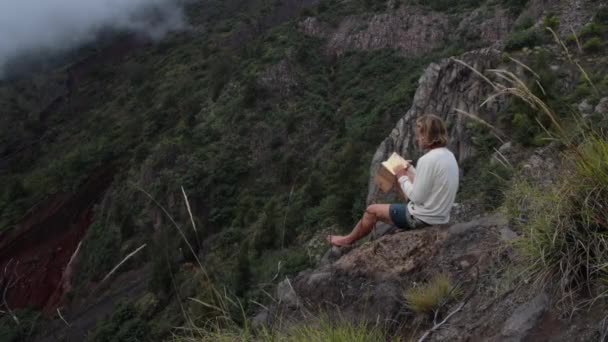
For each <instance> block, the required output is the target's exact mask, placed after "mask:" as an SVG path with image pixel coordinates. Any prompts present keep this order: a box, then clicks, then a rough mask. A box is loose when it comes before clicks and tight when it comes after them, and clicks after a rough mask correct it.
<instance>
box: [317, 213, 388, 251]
mask: <svg viewBox="0 0 608 342" xmlns="http://www.w3.org/2000/svg"><path fill="white" fill-rule="evenodd" d="M389 207H390V205H389V204H372V205H370V206H369V207H367V209H366V210H365V213H364V214H363V217H361V220H359V222H357V225H355V228H353V230H352V232H350V234H348V235H328V236H327V241H328V242H329V243H330V244H332V245H334V246H347V245H350V244H352V243H353V242H355V241H357V240H359V239H361V238H363V237H365V236H367V234H369V233H370V232H371V231H372V229H373V228H374V225H375V224H376V222H378V221H383V222H386V223H390V222H391V219H390V215H389Z"/></svg>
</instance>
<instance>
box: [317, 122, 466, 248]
mask: <svg viewBox="0 0 608 342" xmlns="http://www.w3.org/2000/svg"><path fill="white" fill-rule="evenodd" d="M416 142H417V143H418V146H420V148H421V149H423V150H427V152H426V153H425V154H424V155H423V156H422V157H421V158H420V159H418V164H417V166H418V168H417V169H414V168H413V166H408V167H403V166H402V167H400V168H398V169H396V170H395V176H396V177H395V180H396V182H397V185H398V186H397V188H398V189H399V191H400V192H401V193H402V194H403V195H404V198H405V201H406V202H407V199H408V198H409V203H407V205H406V204H404V203H393V204H372V205H370V206H368V207H367V209H366V210H365V213H364V214H363V217H361V220H359V222H358V223H357V225H356V226H355V228H354V229H353V230H352V232H350V234H348V235H345V236H340V235H329V236H327V240H328V241H329V243H330V244H332V245H335V246H347V245H350V244H352V243H353V242H355V241H357V240H359V239H361V238H363V237H365V236H366V235H368V234H369V233H370V232H371V231H372V229H373V227H374V225H375V224H376V222H378V220H380V221H383V222H385V223H392V224H394V225H395V226H397V227H398V228H401V229H414V228H421V227H424V226H429V225H436V224H444V223H447V222H448V221H449V219H450V209H451V208H452V205H453V204H454V199H455V198H456V192H457V191H458V164H457V162H456V158H454V154H452V152H450V150H448V149H447V148H446V145H447V143H448V135H447V129H446V127H445V123H444V122H443V120H442V119H441V118H439V117H438V116H435V115H424V116H421V117H419V118H418V120H416ZM409 168H411V170H409V172H408V169H409ZM408 174H409V176H408Z"/></svg>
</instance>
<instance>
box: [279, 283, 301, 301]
mask: <svg viewBox="0 0 608 342" xmlns="http://www.w3.org/2000/svg"><path fill="white" fill-rule="evenodd" d="M277 300H278V302H279V303H280V304H282V305H284V306H286V307H289V308H297V307H299V306H300V298H299V297H298V294H297V293H296V291H295V289H294V288H293V286H292V285H291V281H290V280H289V278H285V280H283V281H282V282H280V283H279V285H278V286H277Z"/></svg>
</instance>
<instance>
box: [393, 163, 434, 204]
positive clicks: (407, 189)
mask: <svg viewBox="0 0 608 342" xmlns="http://www.w3.org/2000/svg"><path fill="white" fill-rule="evenodd" d="M431 173H432V170H430V169H429V167H428V165H427V163H426V160H425V159H424V158H421V159H420V161H419V162H418V170H416V179H415V180H414V183H412V182H411V181H410V179H409V178H408V177H407V176H403V177H400V178H399V185H400V186H401V189H402V190H403V193H404V194H405V195H406V196H407V198H409V199H410V200H411V201H412V202H414V203H415V204H422V203H424V202H425V201H426V200H427V199H428V198H429V195H430V194H431V187H432V185H433V184H432V180H433V175H432V174H431Z"/></svg>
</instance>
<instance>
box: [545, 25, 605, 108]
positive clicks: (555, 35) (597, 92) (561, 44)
mask: <svg viewBox="0 0 608 342" xmlns="http://www.w3.org/2000/svg"><path fill="white" fill-rule="evenodd" d="M547 29H548V30H549V31H551V34H552V35H553V40H555V41H556V42H557V43H558V44H559V45H560V46H561V47H562V50H563V51H564V52H565V54H566V57H567V58H568V60H569V61H570V63H572V64H574V65H576V67H577V68H578V70H579V71H580V72H581V74H582V75H583V77H584V78H585V81H587V83H588V84H589V85H590V86H591V88H593V90H594V92H595V95H598V96H599V95H600V92H599V91H598V89H597V88H596V87H595V84H594V83H593V81H591V78H590V77H589V74H587V71H585V69H584V68H583V67H582V66H581V65H580V63H579V62H577V61H575V60H574V59H573V58H572V55H571V54H570V50H568V47H566V44H564V42H563V41H562V40H561V39H560V38H559V36H558V35H557V33H555V31H553V30H552V29H551V28H547ZM574 37H576V34H575V35H574ZM576 40H577V42H578V37H576Z"/></svg>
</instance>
